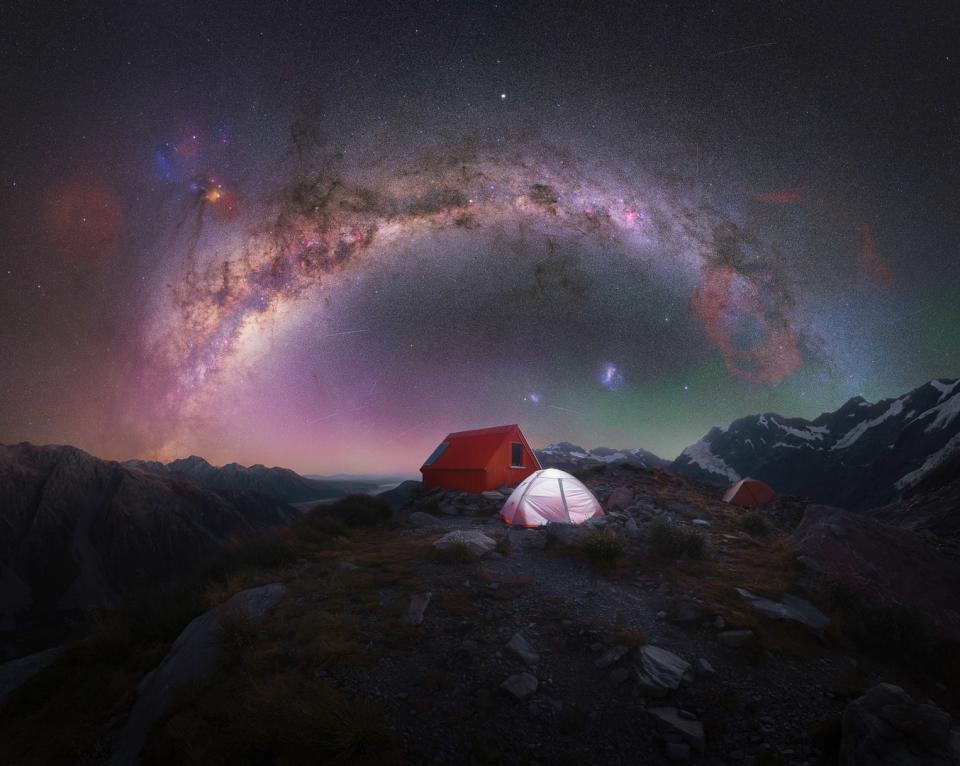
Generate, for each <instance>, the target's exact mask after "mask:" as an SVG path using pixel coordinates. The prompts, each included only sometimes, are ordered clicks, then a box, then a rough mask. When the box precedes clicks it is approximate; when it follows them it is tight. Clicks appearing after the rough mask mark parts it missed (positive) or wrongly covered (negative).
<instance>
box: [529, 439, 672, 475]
mask: <svg viewBox="0 0 960 766" xmlns="http://www.w3.org/2000/svg"><path fill="white" fill-rule="evenodd" d="M534 453H535V454H536V456H537V460H539V461H540V465H542V466H543V467H544V468H559V469H560V470H561V471H579V470H584V469H587V468H593V467H596V466H601V465H615V464H617V465H632V466H635V467H637V468H651V469H652V468H666V467H667V466H668V465H669V464H670V463H669V461H667V460H664V459H663V458H660V457H657V456H656V455H654V454H653V453H652V452H648V451H647V450H645V449H640V448H638V447H635V448H632V449H611V448H610V447H594V448H593V449H591V450H587V449H584V448H583V447H579V446H577V445H576V444H571V443H570V442H557V443H556V444H548V445H547V446H546V447H544V448H543V449H537V450H534Z"/></svg>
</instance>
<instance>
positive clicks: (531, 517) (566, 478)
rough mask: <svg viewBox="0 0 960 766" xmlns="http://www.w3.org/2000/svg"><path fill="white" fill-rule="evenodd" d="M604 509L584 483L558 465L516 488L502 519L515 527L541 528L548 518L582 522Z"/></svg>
mask: <svg viewBox="0 0 960 766" xmlns="http://www.w3.org/2000/svg"><path fill="white" fill-rule="evenodd" d="M602 515H603V508H601V507H600V503H599V502H597V498H595V497H594V496H593V493H592V492H591V491H590V490H589V489H587V488H586V487H585V486H584V485H583V483H582V482H581V481H580V480H579V479H576V478H574V477H573V476H571V475H570V474H568V473H567V472H566V471H559V470H557V469H556V468H546V469H543V470H540V471H536V472H534V473H532V474H530V475H529V476H528V477H527V478H526V479H524V480H523V481H522V482H520V484H518V485H517V488H516V489H515V490H513V492H512V493H511V494H510V497H509V498H508V499H507V502H506V503H505V504H504V506H503V510H501V511H500V518H502V519H503V520H504V521H505V522H507V524H510V525H511V526H515V527H539V526H543V525H544V524H546V523H547V522H549V521H553V522H559V523H561V524H582V523H583V522H585V521H586V520H587V519H589V518H591V517H593V516H602Z"/></svg>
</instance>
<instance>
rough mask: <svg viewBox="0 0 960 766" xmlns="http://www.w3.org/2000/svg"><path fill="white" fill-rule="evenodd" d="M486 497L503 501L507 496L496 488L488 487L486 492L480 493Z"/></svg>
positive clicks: (495, 500)
mask: <svg viewBox="0 0 960 766" xmlns="http://www.w3.org/2000/svg"><path fill="white" fill-rule="evenodd" d="M480 494H481V495H482V496H483V497H484V498H485V499H487V500H490V501H492V502H494V503H502V502H503V501H504V500H506V499H507V498H506V497H505V496H504V495H502V494H501V493H499V492H497V491H496V490H495V489H488V490H487V491H486V492H481V493H480Z"/></svg>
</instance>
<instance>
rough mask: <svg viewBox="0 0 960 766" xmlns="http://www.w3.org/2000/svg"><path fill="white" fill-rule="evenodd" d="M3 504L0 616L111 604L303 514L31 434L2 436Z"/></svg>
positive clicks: (249, 495) (244, 493) (0, 487)
mask: <svg viewBox="0 0 960 766" xmlns="http://www.w3.org/2000/svg"><path fill="white" fill-rule="evenodd" d="M188 462H189V461H188ZM194 462H195V461H194ZM294 475H295V474H294ZM0 509H2V514H0V617H2V618H3V620H4V621H5V622H8V623H9V622H10V620H11V618H12V617H13V615H15V614H20V613H23V612H31V611H34V612H43V613H48V612H51V611H56V610H64V609H66V610H70V609H92V608H105V607H113V606H117V605H118V604H119V603H120V602H121V601H122V599H123V597H124V595H126V594H128V593H133V592H136V591H137V590H138V589H143V588H148V587H153V586H156V585H158V584H161V583H162V582H164V581H165V580H169V579H170V578H171V577H174V576H182V575H185V574H188V573H189V572H192V571H193V569H194V568H195V567H196V566H197V563H198V562H199V561H202V560H203V559H204V557H206V556H208V555H209V554H211V553H212V552H214V551H215V550H217V549H218V548H219V547H220V546H221V545H222V544H223V543H224V542H226V541H228V540H230V539H231V538H235V537H243V536H251V535H256V534H258V533H260V532H262V530H264V529H267V528H271V527H280V526H285V525H287V524H289V523H290V522H291V521H292V520H293V519H294V518H296V517H297V516H298V515H299V514H298V513H297V512H296V511H295V510H294V509H292V508H290V507H289V506H288V505H285V504H283V503H281V502H279V501H277V500H276V499H274V498H271V497H268V496H266V495H263V494H261V493H259V492H256V491H252V490H249V489H243V488H237V487H233V488H230V489H223V490H219V491H217V492H213V491H211V490H209V489H207V488H205V487H203V486H200V485H199V484H198V483H197V482H196V481H194V480H192V479H191V478H189V477H188V476H187V474H186V473H184V472H180V471H176V470H171V469H169V468H166V467H164V468H163V469H162V470H161V469H159V468H157V467H155V466H149V465H137V464H130V463H127V464H124V463H118V462H114V461H108V460H101V459H99V458H96V457H93V456H92V455H89V454H87V453H86V452H84V451H83V450H80V449H77V448H76V447H69V446H43V447H38V446H34V445H32V444H28V443H21V444H14V445H0Z"/></svg>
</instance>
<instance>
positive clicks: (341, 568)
mask: <svg viewBox="0 0 960 766" xmlns="http://www.w3.org/2000/svg"><path fill="white" fill-rule="evenodd" d="M358 569H360V567H358V566H357V565H356V564H354V563H353V562H352V561H341V562H340V563H339V564H337V566H336V568H335V569H334V570H333V574H334V577H336V576H337V575H341V574H343V573H344V572H356V571H357V570H358Z"/></svg>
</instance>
